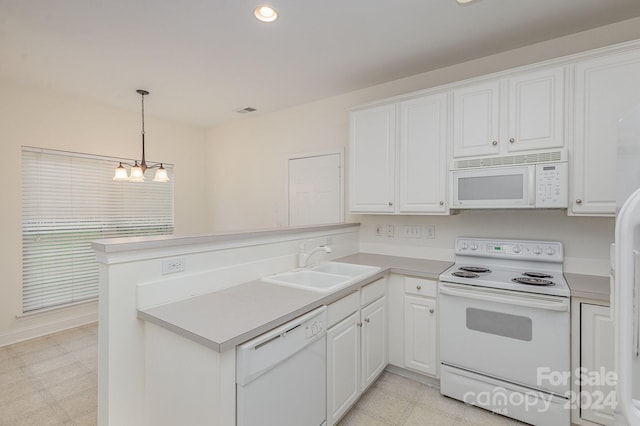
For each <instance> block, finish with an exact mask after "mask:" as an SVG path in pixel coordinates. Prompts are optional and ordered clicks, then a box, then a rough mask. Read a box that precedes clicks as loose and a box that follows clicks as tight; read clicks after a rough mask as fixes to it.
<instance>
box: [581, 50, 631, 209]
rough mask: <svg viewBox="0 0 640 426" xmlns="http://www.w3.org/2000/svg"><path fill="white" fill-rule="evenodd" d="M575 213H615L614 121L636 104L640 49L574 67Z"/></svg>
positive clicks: (615, 130) (588, 61)
mask: <svg viewBox="0 0 640 426" xmlns="http://www.w3.org/2000/svg"><path fill="white" fill-rule="evenodd" d="M574 73H575V88H574V92H575V105H574V111H575V116H574V137H573V152H572V155H571V156H570V164H569V165H570V171H571V177H570V182H571V187H570V200H571V208H570V211H569V213H570V214H574V215H614V214H615V208H616V199H615V198H616V190H615V179H616V177H615V176H616V173H615V171H616V138H617V125H618V121H619V120H620V119H621V118H622V117H624V115H625V114H626V113H627V112H628V111H630V110H631V109H632V108H633V107H634V106H635V105H637V104H638V103H640V79H638V76H639V75H640V51H639V50H635V51H630V52H622V53H615V54H609V55H606V56H602V57H598V58H595V59H588V60H583V61H580V62H578V63H577V64H576V65H574Z"/></svg>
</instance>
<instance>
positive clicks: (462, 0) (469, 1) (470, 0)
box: [456, 0, 473, 4]
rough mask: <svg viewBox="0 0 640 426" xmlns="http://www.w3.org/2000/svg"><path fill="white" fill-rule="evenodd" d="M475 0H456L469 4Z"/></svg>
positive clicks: (459, 2)
mask: <svg viewBox="0 0 640 426" xmlns="http://www.w3.org/2000/svg"><path fill="white" fill-rule="evenodd" d="M472 1H473V0H456V2H458V4H469V3H471V2H472Z"/></svg>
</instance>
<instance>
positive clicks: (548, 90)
mask: <svg viewBox="0 0 640 426" xmlns="http://www.w3.org/2000/svg"><path fill="white" fill-rule="evenodd" d="M564 79H565V71H564V67H556V68H550V69H544V70H540V71H533V72H527V73H521V74H515V75H514V76H511V77H509V78H502V79H498V80H489V81H485V82H482V83H478V84H473V85H470V86H465V87H461V88H459V89H455V90H454V92H453V93H454V95H453V98H454V101H453V102H454V115H453V121H454V129H453V156H454V158H459V157H472V156H491V155H498V154H505V153H509V152H521V151H531V150H537V149H547V148H560V147H562V146H564V119H565V114H564V109H565V108H564V103H565V96H564Z"/></svg>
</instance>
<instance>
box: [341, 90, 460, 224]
mask: <svg viewBox="0 0 640 426" xmlns="http://www.w3.org/2000/svg"><path fill="white" fill-rule="evenodd" d="M447 99H448V95H447V93H439V94H434V95H429V96H424V97H420V98H416V99H411V100H407V101H404V102H399V103H397V104H390V105H385V106H379V107H373V108H369V109H363V110H359V111H355V112H353V113H351V139H350V144H349V146H350V149H349V155H350V164H351V167H350V171H349V176H350V182H351V184H350V187H349V207H350V210H351V212H353V213H432V214H446V213H448V209H447V192H446V191H447V167H446V161H447ZM396 113H397V117H396ZM394 120H397V127H396V122H395V121H394ZM396 129H397V132H396Z"/></svg>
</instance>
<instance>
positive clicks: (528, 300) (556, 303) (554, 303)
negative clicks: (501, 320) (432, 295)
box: [440, 284, 569, 312]
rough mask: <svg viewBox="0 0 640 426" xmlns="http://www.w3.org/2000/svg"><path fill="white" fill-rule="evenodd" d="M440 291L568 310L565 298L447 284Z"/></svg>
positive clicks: (501, 301) (526, 305) (556, 309)
mask: <svg viewBox="0 0 640 426" xmlns="http://www.w3.org/2000/svg"><path fill="white" fill-rule="evenodd" d="M440 293H441V294H446V295H449V296H457V297H466V298H468V299H476V300H485V301H487V302H496V303H504V304H508V305H518V306H525V307H529V308H535V309H546V310H549V311H561V312H564V311H568V310H569V302H568V301H567V300H565V299H561V300H548V299H547V300H545V299H541V298H533V297H519V296H511V295H505V294H499V293H496V292H491V291H490V290H489V291H483V290H462V289H458V288H455V289H454V288H451V287H448V286H446V284H441V285H440Z"/></svg>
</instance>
